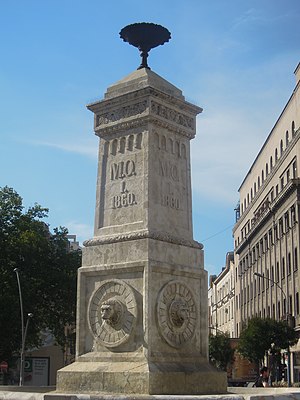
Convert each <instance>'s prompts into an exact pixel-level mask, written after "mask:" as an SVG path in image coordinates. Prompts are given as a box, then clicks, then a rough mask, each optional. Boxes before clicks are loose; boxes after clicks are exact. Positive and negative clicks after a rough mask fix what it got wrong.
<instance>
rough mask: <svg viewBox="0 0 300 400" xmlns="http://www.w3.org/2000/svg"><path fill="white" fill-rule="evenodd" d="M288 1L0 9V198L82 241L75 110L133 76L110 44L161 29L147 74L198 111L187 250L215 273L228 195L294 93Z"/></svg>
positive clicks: (84, 204)
mask: <svg viewBox="0 0 300 400" xmlns="http://www.w3.org/2000/svg"><path fill="white" fill-rule="evenodd" d="M299 20H300V2H299V0H257V1H256V0H254V1H251V0H248V1H246V0H245V1H243V0H210V1H208V0H207V1H202V0H185V1H182V0H181V1H179V0H165V1H162V0H161V1H157V0H152V1H151V2H146V1H142V0H139V1H137V0H127V1H124V0H119V1H115V0H110V1H109V2H108V1H101V0H98V1H96V0H84V1H83V0H82V1H79V0H72V1H71V0H59V1H58V0H43V1H41V0H39V1H37V0H26V1H25V0H24V1H22V0H18V1H17V0H10V1H7V0H0V49H1V63H0V137H1V142H0V143H1V146H0V186H4V185H8V186H11V187H13V188H14V189H15V190H16V191H17V192H18V193H19V194H20V195H21V196H22V197H23V198H24V203H25V205H26V206H29V205H32V204H33V203H34V202H38V203H39V204H41V205H43V206H45V207H48V208H49V209H50V213H49V218H48V223H49V224H50V227H51V228H54V227H55V226H59V225H63V226H66V227H67V228H68V229H69V231H70V233H72V234H77V236H78V237H79V240H80V241H83V240H85V239H88V238H90V237H91V236H92V232H93V219H94V205H95V183H96V169H97V142H98V140H97V138H96V137H95V136H94V134H93V115H92V114H91V113H90V112H89V111H88V110H87V109H86V108H85V105H86V104H88V103H90V102H92V101H95V100H97V99H101V98H102V97H103V94H104V92H105V91H106V88H107V87H108V86H110V85H111V84H113V83H114V82H116V81H118V80H120V79H121V78H123V77H124V76H126V75H128V74H129V73H131V72H132V71H133V70H135V69H136V68H137V66H138V65H139V62H140V59H139V54H138V51H137V49H135V48H134V47H132V46H129V45H128V44H127V43H124V42H123V41H122V40H121V39H120V38H119V31H120V30H121V28H123V27H124V26H126V25H128V24H131V23H134V22H142V21H146V22H154V23H158V24H162V25H163V26H165V27H167V28H168V29H169V30H170V32H171V35H172V39H171V41H170V42H169V43H167V44H165V45H164V46H160V47H159V48H156V49H154V50H152V51H151V53H150V57H149V65H150V67H151V68H152V70H153V71H155V72H156V73H158V74H159V75H161V76H162V77H164V78H165V79H167V80H168V81H170V82H171V83H173V84H174V85H176V86H177V87H179V88H180V89H181V90H182V91H183V93H184V95H185V97H186V99H187V100H188V101H190V102H193V103H195V104H197V105H199V106H201V107H203V109H204V110H203V113H202V114H201V115H200V116H199V117H198V120H197V124H198V125H197V136H196V138H195V139H194V140H193V141H192V142H191V146H192V184H193V220H194V238H195V239H196V240H198V241H201V242H203V244H204V246H205V247H204V248H205V268H206V269H207V270H208V272H209V273H211V274H212V273H219V272H220V270H221V268H222V266H223V265H224V263H225V255H226V252H227V251H230V250H233V239H232V226H233V224H234V221H235V215H234V208H235V205H236V203H237V201H238V188H239V186H240V184H241V182H242V180H243V178H244V176H245V174H246V173H247V171H248V169H249V168H250V166H251V163H252V162H253V160H254V158H255V156H256V154H257V153H258V151H259V149H260V147H261V145H262V144H263V142H264V141H265V139H266V137H267V135H268V134H269V132H270V130H271V129H272V127H273V125H274V123H275V122H276V119H277V118H278V116H279V114H280V112H281V110H282V108H283V107H284V105H285V104H286V102H287V100H288V98H289V96H290V94H291V93H292V90H293V88H294V86H295V78H294V75H293V71H294V69H295V68H296V66H297V64H298V62H299V61H300V57H299V47H300V46H299V43H300V24H299Z"/></svg>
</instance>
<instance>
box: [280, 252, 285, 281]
mask: <svg viewBox="0 0 300 400" xmlns="http://www.w3.org/2000/svg"><path fill="white" fill-rule="evenodd" d="M281 278H282V279H284V278H285V259H284V257H282V262H281Z"/></svg>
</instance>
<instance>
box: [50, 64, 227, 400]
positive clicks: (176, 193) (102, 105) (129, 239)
mask: <svg viewBox="0 0 300 400" xmlns="http://www.w3.org/2000/svg"><path fill="white" fill-rule="evenodd" d="M88 108H89V109H90V110H91V111H93V112H94V114H95V132H96V134H97V135H99V136H100V137H101V140H100V146H99V171H98V183H97V201H96V216H95V232H94V237H93V239H91V240H88V241H86V242H85V248H84V250H83V263H82V267H81V268H80V269H79V278H78V283H79V285H78V303H77V304H78V308H77V325H76V327H77V328H76V334H77V335H76V336H77V339H76V340H77V343H76V354H77V355H76V362H75V363H74V364H72V365H69V366H67V367H65V368H63V369H62V370H60V371H58V376H57V390H58V391H60V392H73V393H74V392H78V393H88V392H104V393H124V394H128V393H130V394H137V393H139V394H170V395H171V394H204V393H205V394H209V393H211V394H216V393H225V392H226V387H227V382H226V374H225V373H220V372H216V371H215V370H214V369H213V368H212V367H211V366H210V365H209V363H208V315H207V312H208V307H207V273H206V271H205V270H204V261H203V248H202V247H203V246H202V245H201V244H200V243H198V242H196V241H194V240H193V232H192V203H191V177H190V139H192V138H193V137H194V135H195V127H196V124H195V118H196V115H197V113H199V112H201V111H202V110H201V109H200V108H199V107H196V106H194V105H192V104H190V103H187V102H186V101H185V100H184V97H183V96H182V93H181V91H180V90H179V89H177V88H175V87H174V86H173V85H171V84H170V83H168V82H167V81H165V80H164V79H163V78H161V77H159V76H158V75H156V74H155V73H154V72H152V71H150V70H148V69H145V68H144V69H141V70H138V71H135V72H134V73H132V74H131V75H129V76H128V77H126V78H125V79H123V80H122V81H120V82H117V83H116V84H115V85H113V86H112V87H110V88H109V89H108V91H107V93H106V95H105V99H104V100H102V101H100V102H97V103H93V104H91V105H89V106H88Z"/></svg>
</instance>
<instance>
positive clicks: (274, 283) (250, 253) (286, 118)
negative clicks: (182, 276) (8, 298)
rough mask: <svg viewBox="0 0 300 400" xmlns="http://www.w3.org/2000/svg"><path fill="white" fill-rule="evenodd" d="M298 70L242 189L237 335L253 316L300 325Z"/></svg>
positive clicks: (295, 364)
mask: <svg viewBox="0 0 300 400" xmlns="http://www.w3.org/2000/svg"><path fill="white" fill-rule="evenodd" d="M295 75H296V87H295V89H294V91H293V93H292V95H291V97H290V99H289V100H288V102H287V104H286V106H285V108H284V109H283V111H282V113H281V115H280V116H279V118H278V120H277V121H276V123H275V125H274V127H273V129H272V131H271V132H270V134H269V136H268V137H267V139H266V141H265V143H264V145H263V146H262V148H261V150H260V152H259V154H258V155H257V157H256V159H255V161H254V163H253V164H252V166H251V168H250V170H249V172H248V174H247V175H246V177H245V179H244V181H243V182H242V184H241V186H240V188H239V195H240V206H239V208H238V210H237V222H236V224H235V226H234V229H233V235H234V287H235V307H236V312H235V326H234V336H235V337H238V336H239V335H240V332H241V330H242V328H243V327H244V326H245V324H246V323H247V321H248V320H249V319H250V318H252V317H254V316H259V317H262V318H267V317H270V318H274V319H277V320H279V319H286V320H288V321H289V323H290V324H293V326H294V327H295V329H296V330H300V303H299V293H300V279H299V274H300V272H299V260H300V258H299V257H300V254H299V247H300V245H299V236H300V231H299V213H300V176H299V169H300V164H299V163H300V161H299V159H300V141H299V136H300V129H299V128H300V90H299V86H300V83H299V79H300V64H298V66H297V68H296V70H295ZM299 349H300V346H299ZM292 351H293V353H292V364H291V365H292V367H293V368H292V370H291V373H292V380H293V381H299V373H298V368H300V362H299V361H297V360H299V359H300V357H299V355H300V353H298V348H297V346H296V347H295V348H294V349H292ZM298 363H299V366H298Z"/></svg>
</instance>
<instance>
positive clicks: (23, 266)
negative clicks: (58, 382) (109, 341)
mask: <svg viewBox="0 0 300 400" xmlns="http://www.w3.org/2000/svg"><path fill="white" fill-rule="evenodd" d="M47 214H48V210H47V209H46V208H43V207H41V206H40V205H38V204H35V205H34V206H33V207H30V208H29V209H28V210H24V206H23V201H22V198H21V197H20V195H19V194H18V193H17V192H15V191H14V190H13V189H12V188H9V187H7V186H6V187H4V188H0V326H1V329H0V360H9V359H10V357H11V356H12V354H13V353H15V352H18V351H19V350H20V348H21V318H20V304H19V291H18V284H17V279H16V274H15V272H14V269H15V268H18V270H19V277H20V283H21V289H22V298H23V309H24V319H25V323H26V318H27V314H28V313H29V312H30V313H33V315H34V317H33V318H32V320H31V321H30V324H29V329H28V335H27V340H26V345H27V347H28V348H30V347H33V346H38V345H39V344H40V332H41V331H42V330H44V329H49V330H50V331H51V332H52V333H53V334H54V336H55V338H56V341H57V343H58V344H60V345H62V346H63V344H64V340H65V336H64V327H65V325H66V324H68V323H70V324H71V323H74V321H75V304H76V276H77V269H78V267H79V266H80V263H81V253H80V252H79V251H78V252H70V251H69V243H68V239H67V237H66V235H67V233H68V231H67V229H66V228H62V227H60V228H56V229H55V230H54V233H52V234H51V233H50V231H49V227H48V225H47V224H46V223H45V222H44V221H43V219H44V218H45V217H47Z"/></svg>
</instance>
